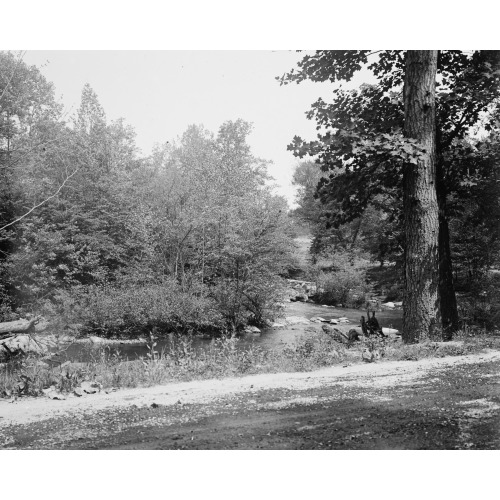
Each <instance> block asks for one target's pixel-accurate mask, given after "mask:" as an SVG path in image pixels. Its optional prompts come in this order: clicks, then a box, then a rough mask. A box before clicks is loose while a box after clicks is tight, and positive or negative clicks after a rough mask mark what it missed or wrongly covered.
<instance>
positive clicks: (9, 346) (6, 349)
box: [0, 334, 48, 359]
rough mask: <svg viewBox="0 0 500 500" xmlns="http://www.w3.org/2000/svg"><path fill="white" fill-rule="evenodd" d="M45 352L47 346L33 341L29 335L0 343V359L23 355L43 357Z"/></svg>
mask: <svg viewBox="0 0 500 500" xmlns="http://www.w3.org/2000/svg"><path fill="white" fill-rule="evenodd" d="M47 352H48V348H47V345H46V344H45V343H42V342H39V341H36V340H34V338H33V337H32V336H31V335H26V334H23V335H14V336H12V337H9V338H6V339H3V340H1V341H0V359H7V358H9V357H11V356H18V355H23V354H24V355H26V354H37V355H43V354H46V353H47Z"/></svg>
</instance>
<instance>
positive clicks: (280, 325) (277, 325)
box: [271, 322, 286, 328]
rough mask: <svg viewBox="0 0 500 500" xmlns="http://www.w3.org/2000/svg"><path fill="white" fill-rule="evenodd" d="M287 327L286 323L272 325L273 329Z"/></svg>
mask: <svg viewBox="0 0 500 500" xmlns="http://www.w3.org/2000/svg"><path fill="white" fill-rule="evenodd" d="M285 326H286V325H285V323H278V322H275V323H272V324H271V328H285Z"/></svg>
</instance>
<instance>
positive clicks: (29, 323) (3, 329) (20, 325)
mask: <svg viewBox="0 0 500 500" xmlns="http://www.w3.org/2000/svg"><path fill="white" fill-rule="evenodd" d="M37 321H38V318H33V319H31V320H28V319H18V320H17V321H7V322H6V323H0V338H4V337H10V336H11V335H12V334H13V333H31V332H34V331H35V324H36V322H37Z"/></svg>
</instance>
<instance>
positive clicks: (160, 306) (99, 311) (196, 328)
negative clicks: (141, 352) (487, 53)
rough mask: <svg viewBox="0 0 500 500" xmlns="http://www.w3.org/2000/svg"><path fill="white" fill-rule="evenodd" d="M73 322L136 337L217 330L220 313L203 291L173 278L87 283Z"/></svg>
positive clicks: (95, 331)
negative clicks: (136, 282)
mask: <svg viewBox="0 0 500 500" xmlns="http://www.w3.org/2000/svg"><path fill="white" fill-rule="evenodd" d="M79 299H80V300H79V302H80V312H79V314H78V316H79V317H78V318H76V319H77V322H79V323H82V324H83V325H84V328H83V332H84V333H87V334H96V335H100V336H106V337H112V336H116V337H119V336H125V337H131V336H139V335H144V334H146V333H148V332H149V331H151V330H153V329H155V330H158V331H159V332H179V333H188V332H203V333H219V332H220V331H222V330H224V326H225V325H224V321H223V317H222V315H221V314H220V313H219V311H218V310H217V309H216V305H215V303H214V301H213V300H212V299H210V298H208V297H206V296H204V294H203V290H197V289H190V290H188V291H186V290H183V289H182V287H181V286H180V285H179V284H178V283H176V282H175V281H173V280H168V281H165V282H163V283H160V284H151V285H144V286H140V287H129V286H126V285H122V286H102V287H96V286H91V287H88V288H87V289H85V291H83V292H82V293H80V297H79Z"/></svg>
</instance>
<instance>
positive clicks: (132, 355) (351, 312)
mask: <svg viewBox="0 0 500 500" xmlns="http://www.w3.org/2000/svg"><path fill="white" fill-rule="evenodd" d="M402 314H403V313H402V311H401V310H387V311H381V312H377V313H376V317H377V319H378V321H379V323H380V326H382V327H385V328H396V329H398V330H401V328H402ZM362 315H364V316H365V318H366V311H362V310H360V309H348V308H335V307H330V306H321V305H318V304H313V303H306V302H288V303H286V305H285V317H290V316H300V317H305V318H307V319H311V318H313V317H321V318H324V319H326V320H331V319H335V318H340V317H345V318H348V319H349V321H350V324H351V325H353V326H356V325H359V324H360V318H361V316H362ZM278 322H282V320H278ZM309 327H314V328H318V327H320V323H310V324H309V325H307V324H296V325H290V326H286V327H280V328H265V329H262V333H261V334H260V335H244V336H242V337H240V339H239V342H238V343H237V348H238V349H248V348H250V347H251V346H255V347H256V346H258V347H260V348H262V349H264V350H273V349H282V348H283V347H293V345H294V344H295V343H296V341H297V339H298V338H300V337H301V336H303V335H304V333H305V331H306V329H307V328H309ZM210 342H211V341H210V339H203V338H198V337H196V338H195V339H194V340H193V347H195V348H197V349H204V348H207V347H208V345H209V344H210ZM171 343H172V338H171V337H165V338H160V339H158V340H157V346H156V348H155V349H156V350H157V351H158V352H161V351H162V350H165V351H168V350H169V348H170V346H171ZM96 345H97V346H98V347H105V346H106V344H105V343H102V344H101V343H99V344H96ZM109 348H110V349H111V351H112V352H118V353H119V354H120V356H122V357H124V358H128V359H131V360H132V359H137V358H138V357H141V356H146V355H147V354H148V352H149V351H148V347H147V346H146V345H137V344H135V345H134V344H110V345H109ZM90 356H91V349H89V348H88V345H84V344H73V345H71V346H70V347H69V348H68V349H67V350H66V352H65V355H64V357H65V358H66V359H71V360H73V361H87V360H88V359H89V357H90Z"/></svg>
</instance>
